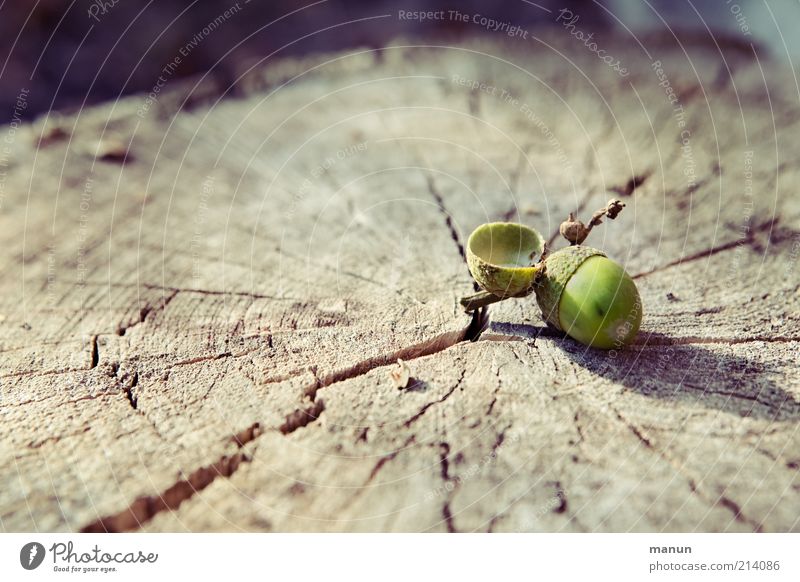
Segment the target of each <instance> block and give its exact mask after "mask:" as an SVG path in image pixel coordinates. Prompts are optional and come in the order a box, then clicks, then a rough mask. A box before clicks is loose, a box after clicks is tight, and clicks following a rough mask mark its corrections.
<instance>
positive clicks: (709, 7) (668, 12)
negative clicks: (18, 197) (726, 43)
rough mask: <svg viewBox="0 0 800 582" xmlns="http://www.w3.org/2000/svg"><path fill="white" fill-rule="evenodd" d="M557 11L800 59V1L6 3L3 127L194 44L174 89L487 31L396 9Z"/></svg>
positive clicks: (121, 91)
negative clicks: (405, 42)
mask: <svg viewBox="0 0 800 582" xmlns="http://www.w3.org/2000/svg"><path fill="white" fill-rule="evenodd" d="M562 8H569V9H571V10H572V11H573V12H574V13H575V14H578V15H580V19H581V22H582V23H583V24H584V25H585V26H586V25H591V27H592V30H594V31H599V32H598V34H601V33H602V31H605V32H606V33H607V34H616V33H619V34H626V35H627V34H630V33H629V32H628V30H630V31H632V32H634V33H636V34H640V33H647V32H649V31H660V32H665V31H666V32H668V31H667V26H669V27H670V28H674V29H680V30H683V31H690V32H691V31H693V32H695V33H697V34H703V35H706V34H709V31H711V32H713V34H714V35H715V36H717V35H725V36H729V37H731V38H733V39H738V41H741V42H745V43H749V42H755V43H757V44H759V45H761V46H763V47H764V48H765V49H766V50H768V51H769V52H771V53H773V54H774V55H775V57H776V58H779V59H791V60H795V61H796V60H797V58H798V57H800V38H798V35H797V34H794V33H792V34H787V33H788V32H789V31H796V30H798V26H800V1H798V0H778V1H773V0H761V1H759V0H691V1H690V0H602V2H595V1H592V0H572V1H569V0H557V1H554V0H537V1H536V2H532V1H529V0H459V1H458V2H456V1H454V0H451V1H450V2H442V1H439V0H391V1H389V0H317V1H315V0H303V1H295V0H263V1H259V0H239V2H235V1H233V0H203V1H202V2H201V1H200V0H194V1H189V0H186V1H181V2H179V1H177V0H158V2H156V1H155V0H149V1H147V2H145V1H142V0H140V1H136V2H134V1H133V0H36V1H35V2H31V1H30V0H4V1H3V0H0V39H1V40H0V123H4V122H8V121H9V120H10V119H12V115H14V114H15V111H14V104H15V102H16V100H17V95H18V94H19V93H20V91H21V90H23V89H27V90H29V94H28V100H27V101H28V107H27V109H26V110H25V111H24V112H22V116H23V117H24V118H28V119H31V118H34V117H36V116H37V115H39V114H41V113H42V112H46V111H49V110H51V109H56V110H70V109H76V108H79V107H81V106H83V105H84V104H91V103H96V102H99V101H105V100H109V99H115V98H117V97H118V96H120V95H126V94H130V93H137V92H145V93H146V92H149V91H150V90H152V88H153V86H154V85H155V83H156V82H157V80H158V77H159V75H161V74H162V71H163V69H164V67H165V66H167V65H168V64H169V63H171V62H172V61H173V60H174V59H175V56H176V55H178V54H179V53H180V50H181V48H185V47H186V46H187V45H190V46H191V50H189V51H184V52H188V54H187V55H186V56H185V58H182V59H181V62H180V63H179V64H178V65H177V66H175V67H174V69H172V70H171V71H170V74H169V78H168V79H167V82H168V83H170V82H174V81H176V80H178V79H181V78H186V77H189V76H193V75H196V74H198V73H202V72H206V71H213V74H214V75H217V76H218V77H219V78H220V79H222V81H223V82H225V81H226V79H234V78H236V76H237V75H238V74H239V72H241V71H242V70H244V69H245V68H246V67H247V66H249V65H250V64H252V63H254V62H257V61H258V60H260V59H263V58H264V57H267V56H270V58H278V57H281V56H292V55H298V54H307V53H311V52H320V51H323V52H324V51H334V50H339V49H344V48H348V47H356V46H367V47H379V46H382V45H383V44H384V43H386V41H388V40H389V39H392V38H394V37H398V36H402V37H406V38H414V37H425V38H431V37H434V38H442V39H447V40H451V39H454V38H457V37H459V36H461V35H466V34H482V33H483V34H486V31H485V30H484V29H482V28H481V27H479V26H476V25H475V24H472V23H469V22H467V23H463V22H458V21H454V20H450V19H444V20H431V21H427V22H419V21H417V20H410V19H403V18H399V17H398V11H400V10H403V11H416V10H452V9H458V10H460V11H461V12H465V13H480V14H481V15H484V16H486V17H488V18H494V19H498V20H501V21H506V22H513V23H514V24H516V25H519V26H521V27H524V28H530V29H533V28H535V27H543V26H560V25H559V24H557V23H556V22H555V16H556V15H557V13H558V11H559V10H561V9H562ZM226 11H227V12H226ZM776 23H780V29H779V28H778V26H777V24H776ZM626 29H627V30H626ZM204 31H205V32H204ZM781 32H783V34H781ZM495 34H496V33H495ZM18 113H19V112H17V114H18Z"/></svg>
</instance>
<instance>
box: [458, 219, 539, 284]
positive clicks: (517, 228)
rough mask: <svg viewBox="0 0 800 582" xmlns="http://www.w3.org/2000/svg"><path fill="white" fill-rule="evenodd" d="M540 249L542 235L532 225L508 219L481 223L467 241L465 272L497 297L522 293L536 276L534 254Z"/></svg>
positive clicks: (536, 255)
mask: <svg viewBox="0 0 800 582" xmlns="http://www.w3.org/2000/svg"><path fill="white" fill-rule="evenodd" d="M543 249H544V239H543V238H542V235H541V234H539V233H538V232H537V231H536V230H534V229H532V228H529V227H527V226H524V225H522V224H516V223H511V222H492V223H489V224H483V225H481V226H479V227H478V228H476V229H475V230H474V231H473V232H472V234H471V235H470V237H469V240H468V241H467V264H468V265H469V272H470V273H472V276H473V277H474V278H475V281H476V282H477V283H478V285H480V286H481V288H482V289H484V290H485V291H487V292H488V293H491V294H492V295H494V296H496V297H498V298H501V299H505V298H506V297H525V296H526V295H529V294H530V292H531V288H532V287H533V284H534V281H535V280H536V274H537V273H538V268H537V267H536V266H535V264H534V263H535V258H536V257H538V256H539V255H540V254H541V253H542V250H543Z"/></svg>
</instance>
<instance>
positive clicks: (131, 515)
mask: <svg viewBox="0 0 800 582" xmlns="http://www.w3.org/2000/svg"><path fill="white" fill-rule="evenodd" d="M261 433H262V431H261V425H260V424H259V423H255V424H252V425H250V426H249V427H247V428H246V429H244V430H241V431H239V432H238V433H236V434H235V435H234V436H233V437H232V442H233V443H234V444H235V445H236V447H237V448H238V449H239V450H238V451H237V452H236V453H234V454H232V455H223V456H222V457H220V458H219V459H218V460H217V461H216V462H214V463H212V464H210V465H206V466H203V467H200V468H199V469H195V470H194V471H192V472H191V473H189V475H188V476H187V477H185V478H182V479H179V480H178V481H176V482H175V483H173V484H172V485H170V486H169V487H167V488H166V489H164V490H163V491H162V492H161V493H159V494H157V495H144V496H141V497H137V498H136V500H135V501H133V503H131V504H130V505H129V506H128V507H126V508H125V509H123V510H122V511H120V512H119V513H115V514H111V515H107V516H105V517H102V518H99V519H97V520H96V521H93V522H91V523H89V524H87V525H85V526H83V527H82V528H81V529H80V531H81V532H84V533H114V532H125V531H135V530H139V529H141V528H142V526H143V525H144V524H146V523H147V522H149V521H150V520H152V519H153V518H154V517H155V516H156V515H158V514H159V513H161V512H163V511H171V510H175V509H177V508H178V507H179V506H180V505H181V504H182V503H183V502H184V501H186V500H187V499H191V498H192V497H194V496H195V495H196V494H198V493H199V492H200V491H202V490H203V489H205V488H206V487H208V486H209V485H211V483H213V482H214V481H215V480H216V479H217V478H219V477H225V478H229V477H231V475H233V474H234V473H235V472H236V471H237V470H238V469H239V467H240V466H241V465H242V464H244V463H249V462H250V461H251V460H252V457H251V456H249V455H247V454H245V453H244V452H243V451H242V449H243V448H244V446H245V445H246V444H248V443H250V442H252V441H253V440H255V439H256V438H257V437H258V436H260V435H261Z"/></svg>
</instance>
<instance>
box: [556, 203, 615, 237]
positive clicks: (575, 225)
mask: <svg viewBox="0 0 800 582" xmlns="http://www.w3.org/2000/svg"><path fill="white" fill-rule="evenodd" d="M623 208H625V204H623V203H622V202H621V201H620V200H617V199H616V198H612V199H611V200H609V201H608V204H606V205H605V207H604V208H601V209H600V210H598V211H596V212H595V213H594V214H592V219H591V220H590V221H589V226H586V225H585V224H583V223H582V222H581V221H580V220H577V219H576V218H575V214H573V213H572V212H570V213H569V217H568V218H567V220H565V221H564V222H562V223H561V226H560V227H559V229H558V230H559V232H560V233H561V236H563V237H564V238H565V239H567V240H568V241H569V242H570V244H573V245H579V244H582V243H583V241H585V240H586V237H587V236H589V233H590V232H591V231H592V228H594V227H595V226H597V225H598V224H602V223H603V217H604V216H608V218H610V219H611V220H614V219H615V218H616V217H617V215H618V214H619V213H620V212H622V209H623Z"/></svg>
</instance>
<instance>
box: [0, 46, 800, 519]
mask: <svg viewBox="0 0 800 582" xmlns="http://www.w3.org/2000/svg"><path fill="white" fill-rule="evenodd" d="M639 42H640V44H638V45H637V44H636V43H634V42H622V41H614V40H613V39H609V40H608V42H604V47H603V48H605V50H606V51H607V53H608V54H609V55H611V54H613V55H616V56H617V57H618V58H619V59H620V60H621V61H622V62H623V63H624V65H625V67H626V69H627V73H628V74H627V75H622V74H620V72H619V71H617V70H614V69H613V68H612V67H610V66H608V65H607V64H606V63H605V62H604V61H603V60H601V59H599V58H598V56H597V54H595V53H593V52H591V51H589V50H588V49H587V47H586V46H585V45H584V43H581V42H580V41H578V40H576V39H575V38H574V37H572V36H571V35H569V34H567V33H565V32H564V31H550V32H541V33H536V34H533V35H532V36H531V37H530V38H529V39H527V40H522V39H501V38H500V37H498V36H492V37H491V38H476V39H473V40H466V41H461V42H458V43H444V42H427V43H420V42H411V41H409V42H403V41H395V42H394V43H393V44H390V45H389V46H387V47H385V48H383V49H380V50H372V49H364V50H357V51H351V52H347V53H341V54H332V55H320V56H316V57H313V58H311V57H309V58H305V59H294V60H283V61H273V60H270V61H268V62H266V63H264V64H263V66H259V67H257V68H253V69H250V70H248V71H246V72H245V73H244V74H243V75H242V76H241V77H240V78H238V79H237V80H236V83H235V84H234V85H232V86H228V85H221V84H220V83H219V82H218V81H216V80H215V79H213V78H212V77H210V76H208V77H204V78H202V79H198V80H197V82H196V83H195V82H192V83H190V84H188V85H185V86H180V87H178V86H173V87H171V88H170V89H169V90H168V91H165V92H163V93H161V94H160V95H159V96H158V97H157V99H156V100H152V99H151V100H150V101H147V100H146V98H145V97H142V96H134V97H126V98H122V99H120V100H118V101H117V102H115V103H109V104H106V105H102V106H98V107H93V108H87V109H84V110H82V111H80V112H77V113H74V114H70V115H63V116H60V117H58V118H54V117H53V116H51V117H50V118H49V119H42V120H39V121H37V122H35V123H33V124H31V125H25V126H20V127H6V128H4V130H3V136H4V139H5V142H4V143H5V144H6V145H8V146H9V147H8V148H7V150H6V152H7V155H6V156H5V157H4V158H3V160H2V161H3V173H2V176H0V180H2V181H1V182H0V184H1V185H2V190H1V191H0V195H1V196H2V213H1V214H0V216H2V221H3V229H2V237H3V240H4V246H5V248H6V249H7V252H6V253H4V256H3V259H2V261H3V263H2V270H3V278H2V286H3V294H2V306H1V307H0V314H2V315H1V317H2V324H1V325H0V330H1V331H2V336H1V337H2V339H1V340H0V349H2V352H3V359H2V360H3V361H2V374H1V376H2V377H1V378H0V387H1V388H2V401H0V411H2V424H0V426H2V429H0V430H2V434H3V438H2V441H1V442H2V454H1V455H0V463H2V481H0V484H1V485H2V486H0V518H2V521H1V522H0V523H2V527H3V529H4V530H6V531H17V530H25V531H130V530H142V531H187V530H188V531H241V530H244V531H797V530H799V529H800V525H799V521H798V520H800V518H799V517H798V515H800V479H798V467H800V433H798V430H797V428H798V422H800V383H798V379H797V378H798V377H797V369H798V356H797V354H798V352H799V351H800V276H799V274H800V265H798V257H799V255H800V199H798V196H797V194H796V187H797V183H798V178H799V177H800V157H798V152H799V151H800V148H798V143H799V142H800V138H798V136H800V132H798V121H800V107H798V99H800V89H798V85H797V82H796V77H795V76H793V74H792V73H793V72H792V71H791V70H788V69H785V68H782V67H781V66H780V65H778V64H775V63H772V62H770V61H769V59H766V58H765V57H764V56H763V55H759V54H758V52H757V51H756V50H755V49H754V48H753V47H752V46H751V45H739V44H737V43H734V42H722V41H714V42H712V41H710V40H708V39H705V40H698V39H692V38H683V37H679V36H672V35H670V36H669V37H664V38H662V37H645V38H640V39H639ZM23 99H24V96H23ZM612 197H616V198H620V199H622V200H623V201H624V202H625V203H626V205H627V208H626V209H625V211H624V212H623V213H622V215H621V216H620V217H619V218H618V219H617V220H616V221H606V222H605V223H604V224H603V225H601V226H599V227H597V228H595V229H594V231H593V232H592V235H591V237H590V239H589V240H588V241H587V244H591V245H592V246H596V247H599V248H602V249H604V250H605V251H606V252H607V254H608V255H609V256H610V257H612V258H613V259H615V260H616V261H618V262H620V263H621V264H623V265H624V266H625V268H626V270H627V271H628V272H629V273H631V275H632V276H634V277H635V280H636V282H637V285H638V286H639V289H640V293H641V295H642V298H643V302H644V311H645V316H644V322H643V327H642V331H641V332H640V335H639V337H638V339H637V343H636V344H635V345H634V346H632V347H630V348H628V349H625V350H618V351H614V352H606V351H598V350H592V349H588V348H586V347H584V346H582V345H579V344H577V343H575V342H574V341H572V340H570V339H568V338H564V337H562V336H561V335H560V334H557V333H555V332H553V331H551V330H549V329H547V328H546V327H545V325H544V323H543V322H542V320H541V317H540V314H539V312H538V309H537V308H536V305H535V301H534V300H533V299H531V298H528V299H520V300H513V301H506V302H503V303H500V304H497V305H495V306H492V307H491V308H490V309H489V311H488V314H487V315H486V317H483V318H481V317H478V316H476V317H470V316H468V315H466V314H464V313H463V312H462V311H461V310H460V308H459V307H458V306H457V299H458V297H460V296H462V295H465V294H468V293H470V292H472V290H473V287H472V279H471V277H470V275H469V272H468V271H467V268H466V264H465V261H464V243H465V240H466V237H467V236H468V235H469V233H470V232H471V230H472V229H473V228H474V227H476V226H477V225H478V224H480V223H483V222H489V221H498V220H509V221H519V222H524V223H526V224H529V225H531V226H534V227H535V228H537V229H539V230H540V231H542V232H543V233H545V234H546V235H550V240H551V242H552V243H553V244H554V246H556V247H557V246H559V244H561V243H559V242H558V240H557V236H556V235H557V232H558V226H559V223H560V222H561V221H562V220H563V219H564V218H565V217H566V215H567V213H569V212H571V211H572V212H577V214H578V216H579V217H580V218H583V219H587V218H588V216H589V215H590V214H591V212H592V211H593V210H595V209H596V208H600V207H602V206H603V205H604V204H605V203H606V201H607V200H608V199H609V198H612ZM398 358H400V359H403V360H404V361H406V362H407V364H408V366H409V368H410V373H411V381H410V383H409V385H408V386H407V387H406V388H404V389H400V388H397V387H395V385H394V384H393V382H392V380H391V378H390V375H389V371H390V369H391V365H392V364H394V363H395V362H396V361H397V359H398Z"/></svg>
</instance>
